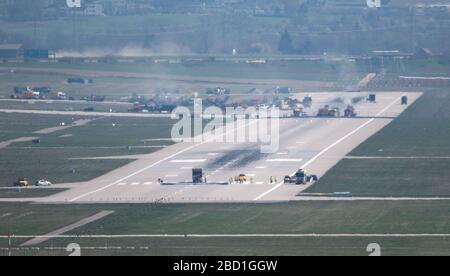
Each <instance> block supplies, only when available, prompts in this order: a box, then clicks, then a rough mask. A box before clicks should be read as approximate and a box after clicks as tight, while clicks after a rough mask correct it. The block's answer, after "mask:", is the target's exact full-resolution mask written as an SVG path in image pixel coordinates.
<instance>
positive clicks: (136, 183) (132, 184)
mask: <svg viewBox="0 0 450 276" xmlns="http://www.w3.org/2000/svg"><path fill="white" fill-rule="evenodd" d="M140 184H141V183H139V182H133V183H131V184H130V185H131V186H138V185H140Z"/></svg>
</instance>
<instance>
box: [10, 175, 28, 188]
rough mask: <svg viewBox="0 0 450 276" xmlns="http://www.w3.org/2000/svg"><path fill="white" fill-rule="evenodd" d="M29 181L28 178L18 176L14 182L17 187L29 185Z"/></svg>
mask: <svg viewBox="0 0 450 276" xmlns="http://www.w3.org/2000/svg"><path fill="white" fill-rule="evenodd" d="M28 185H29V182H28V179H26V178H24V177H21V178H18V179H17V181H16V182H14V186H15V187H28Z"/></svg>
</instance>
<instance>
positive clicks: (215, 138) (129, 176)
mask: <svg viewBox="0 0 450 276" xmlns="http://www.w3.org/2000/svg"><path fill="white" fill-rule="evenodd" d="M257 122H258V121H250V122H249V123H247V124H245V125H243V126H241V127H238V128H233V129H232V130H230V131H226V132H224V133H222V134H221V135H220V136H226V135H229V134H230V133H231V132H236V131H237V130H239V129H242V128H247V127H248V126H250V125H251V124H255V123H257ZM225 129H226V128H225ZM220 136H219V137H220ZM217 138H218V137H217V135H213V137H211V138H210V139H208V140H206V141H203V142H201V143H198V144H194V145H192V146H190V147H187V148H185V149H183V150H180V151H179V152H176V153H174V154H172V155H170V156H168V157H166V158H163V159H161V160H159V161H157V162H155V163H153V164H151V165H149V166H147V167H145V168H142V169H140V170H138V171H136V172H134V173H132V174H129V175H127V176H125V177H123V178H121V179H119V180H117V181H115V182H113V183H111V184H109V185H106V186H103V187H101V188H98V189H96V190H93V191H90V192H87V193H84V194H81V195H79V196H77V197H75V198H72V199H70V200H68V202H75V201H78V200H80V199H82V198H84V197H86V196H90V195H93V194H95V193H98V192H101V191H104V190H106V189H108V188H110V187H112V186H115V185H116V184H117V183H120V182H123V181H125V180H127V179H129V178H131V177H133V176H136V175H138V174H140V173H142V172H145V171H146V170H148V169H151V168H153V167H155V166H157V165H159V164H161V163H163V162H166V161H167V160H170V159H172V158H175V157H177V156H178V155H180V154H183V153H185V152H188V151H190V150H192V149H195V148H198V147H200V146H202V145H204V144H207V143H210V142H212V141H215V140H217Z"/></svg>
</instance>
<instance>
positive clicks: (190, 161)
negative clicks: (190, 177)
mask: <svg viewBox="0 0 450 276" xmlns="http://www.w3.org/2000/svg"><path fill="white" fill-rule="evenodd" d="M205 161H206V159H187V160H172V161H170V163H203V162H205Z"/></svg>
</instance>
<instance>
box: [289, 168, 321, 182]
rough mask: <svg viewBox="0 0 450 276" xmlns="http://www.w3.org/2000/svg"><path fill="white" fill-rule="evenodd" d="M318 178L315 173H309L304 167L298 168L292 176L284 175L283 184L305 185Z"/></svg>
mask: <svg viewBox="0 0 450 276" xmlns="http://www.w3.org/2000/svg"><path fill="white" fill-rule="evenodd" d="M317 180H319V178H318V177H317V175H309V174H308V171H306V170H305V169H299V170H297V172H296V173H295V174H294V175H293V176H289V175H288V176H285V177H284V183H285V184H295V185H306V184H308V183H312V182H315V181H317Z"/></svg>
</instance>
